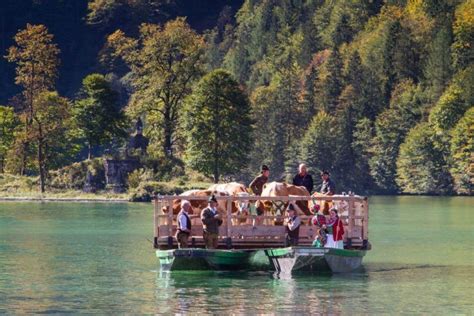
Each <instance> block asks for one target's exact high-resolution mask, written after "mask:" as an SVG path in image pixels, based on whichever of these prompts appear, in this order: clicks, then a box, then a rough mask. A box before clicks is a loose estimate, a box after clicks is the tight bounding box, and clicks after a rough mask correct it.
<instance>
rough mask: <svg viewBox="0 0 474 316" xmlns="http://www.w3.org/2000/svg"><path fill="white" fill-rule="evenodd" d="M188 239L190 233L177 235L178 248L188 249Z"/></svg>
mask: <svg viewBox="0 0 474 316" xmlns="http://www.w3.org/2000/svg"><path fill="white" fill-rule="evenodd" d="M188 238H189V234H188V233H185V232H179V233H178V234H176V239H177V240H178V248H188Z"/></svg>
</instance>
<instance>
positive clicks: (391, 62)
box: [0, 0, 474, 201]
mask: <svg viewBox="0 0 474 316" xmlns="http://www.w3.org/2000/svg"><path fill="white" fill-rule="evenodd" d="M1 6H2V5H1V4H0V12H5V13H8V14H7V15H5V16H4V21H5V22H6V23H4V24H5V25H6V30H5V34H6V35H7V36H6V37H5V40H4V43H3V44H2V45H3V46H2V48H3V49H4V50H3V52H2V54H0V55H1V56H3V57H2V58H1V61H0V104H1V106H0V197H2V196H3V197H7V196H25V197H26V196H52V197H53V196H58V197H61V196H88V197H89V196H117V198H126V199H132V200H137V201H141V200H149V199H150V198H151V197H152V196H153V195H154V194H179V193H181V192H183V191H185V190H188V189H196V188H207V187H208V186H209V185H210V184H211V183H212V182H218V181H221V182H222V181H241V182H244V183H245V184H248V182H249V181H250V180H251V179H252V176H253V175H255V174H256V173H258V170H259V168H260V166H261V165H262V164H266V165H268V166H269V168H270V170H271V177H272V178H271V179H270V180H271V181H289V179H291V178H292V176H293V175H294V174H295V173H296V170H297V166H298V165H299V164H300V163H305V164H306V165H307V166H308V168H309V170H310V172H311V173H313V174H318V173H319V171H320V170H329V171H330V172H331V178H332V179H333V180H334V181H335V182H336V183H337V185H338V190H339V191H341V192H342V191H346V192H347V191H354V192H356V193H359V194H429V195H472V194H473V193H474V137H473V130H474V115H473V108H474V19H473V16H474V0H454V1H452V0H449V1H448V0H443V1H420V0H408V1H398V0H393V1H392V0H391V1H350V2H347V1H344V0H335V1H319V0H304V1H290V0H284V1H272V0H252V1H251V0H239V1H237V0H233V1H221V0H219V1H207V0H205V1H204V0H203V1H202V2H201V4H200V5H199V8H198V7H196V5H194V4H191V3H188V2H186V1H183V0H170V1H128V0H120V1H118V0H117V1H116V0H114V1H96V0H79V1H74V4H72V3H66V2H64V1H59V0H55V1H51V2H42V1H34V2H33V3H32V2H31V1H26V0H19V1H17V2H16V3H15V4H12V5H10V6H9V7H8V8H5V10H2V7H1ZM25 8H27V9H26V10H25ZM28 12H35V13H36V14H35V18H34V19H33V18H31V14H28ZM193 12H194V13H193ZM196 12H197V13H196ZM123 17H127V18H123ZM135 122H139V123H140V124H138V123H137V124H136V126H137V131H138V132H139V133H140V135H142V134H141V133H142V132H143V135H145V136H146V137H147V143H146V144H147V148H146V150H143V148H141V150H136V147H133V146H132V147H130V141H129V138H130V135H132V134H133V132H134V131H133V128H132V127H133V124H134V123H135ZM138 132H137V133H138ZM148 140H149V142H148ZM107 159H108V160H113V161H125V160H126V161H129V160H133V161H135V162H136V163H135V165H136V167H135V168H134V170H133V171H131V172H127V174H126V175H125V176H124V181H125V187H126V191H127V192H125V193H123V194H118V193H115V195H114V194H112V193H110V192H109V189H110V188H108V187H107V184H106V175H105V173H106V171H105V170H104V168H105V167H104V161H105V160H107ZM316 178H318V177H316ZM86 184H87V186H90V185H92V186H93V187H94V190H93V191H95V193H85V192H82V191H83V189H84V187H85V186H86Z"/></svg>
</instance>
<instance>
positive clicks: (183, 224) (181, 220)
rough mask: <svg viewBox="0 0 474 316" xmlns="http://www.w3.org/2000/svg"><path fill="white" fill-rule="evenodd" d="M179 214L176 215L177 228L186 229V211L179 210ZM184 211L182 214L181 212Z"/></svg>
mask: <svg viewBox="0 0 474 316" xmlns="http://www.w3.org/2000/svg"><path fill="white" fill-rule="evenodd" d="M181 212H182V213H181V214H179V216H178V223H179V229H180V230H187V229H188V221H187V218H186V216H184V214H186V215H188V212H186V211H185V210H181ZM183 213H184V214H183Z"/></svg>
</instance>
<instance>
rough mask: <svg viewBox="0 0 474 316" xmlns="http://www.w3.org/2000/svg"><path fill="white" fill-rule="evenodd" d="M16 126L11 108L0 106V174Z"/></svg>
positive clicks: (2, 170) (13, 137)
mask: <svg viewBox="0 0 474 316" xmlns="http://www.w3.org/2000/svg"><path fill="white" fill-rule="evenodd" d="M17 124H18V122H17V118H16V117H15V113H14V112H13V108H11V107H8V106H0V173H3V172H4V167H5V158H6V156H7V152H8V150H10V146H11V145H12V144H13V141H14V140H15V136H14V131H15V127H16V126H17Z"/></svg>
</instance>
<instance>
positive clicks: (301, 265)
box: [265, 247, 366, 274]
mask: <svg viewBox="0 0 474 316" xmlns="http://www.w3.org/2000/svg"><path fill="white" fill-rule="evenodd" d="M265 254H266V255H267V256H268V258H269V259H270V262H271V264H272V267H273V269H274V270H275V271H276V272H279V273H283V274H292V273H298V272H312V273H324V272H334V273H345V272H352V271H354V270H356V269H358V268H359V267H360V266H361V265H362V258H363V257H364V256H365V254H366V251H365V250H349V249H334V248H313V247H289V248H276V249H266V250H265Z"/></svg>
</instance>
